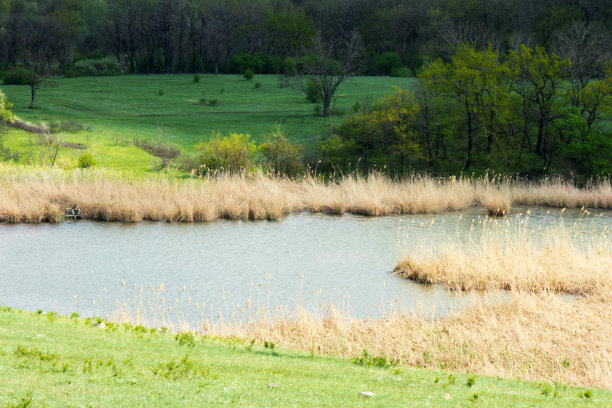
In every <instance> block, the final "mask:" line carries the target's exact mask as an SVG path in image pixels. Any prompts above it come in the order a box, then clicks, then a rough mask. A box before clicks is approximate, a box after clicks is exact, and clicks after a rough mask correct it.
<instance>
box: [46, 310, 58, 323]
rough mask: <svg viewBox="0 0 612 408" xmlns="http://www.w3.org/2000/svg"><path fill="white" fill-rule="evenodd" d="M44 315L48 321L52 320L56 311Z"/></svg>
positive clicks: (55, 315)
mask: <svg viewBox="0 0 612 408" xmlns="http://www.w3.org/2000/svg"><path fill="white" fill-rule="evenodd" d="M45 316H47V319H49V321H50V322H52V321H54V320H55V318H56V317H57V312H49V313H47V314H45Z"/></svg>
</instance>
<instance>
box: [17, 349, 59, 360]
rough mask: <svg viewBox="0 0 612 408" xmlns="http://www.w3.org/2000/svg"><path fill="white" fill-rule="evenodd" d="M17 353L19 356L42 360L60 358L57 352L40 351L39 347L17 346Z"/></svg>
mask: <svg viewBox="0 0 612 408" xmlns="http://www.w3.org/2000/svg"><path fill="white" fill-rule="evenodd" d="M15 355H16V356H17V357H19V358H33V359H38V360H40V361H53V360H57V359H58V358H59V356H58V355H57V354H55V353H50V352H48V351H40V350H37V349H27V348H25V347H23V346H17V348H16V349H15Z"/></svg>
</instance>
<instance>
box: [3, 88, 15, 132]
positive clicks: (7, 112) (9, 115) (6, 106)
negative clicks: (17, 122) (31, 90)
mask: <svg viewBox="0 0 612 408" xmlns="http://www.w3.org/2000/svg"><path fill="white" fill-rule="evenodd" d="M12 107H13V105H12V104H11V103H10V102H9V101H8V99H7V97H6V95H5V94H4V92H2V89H0V125H2V124H3V123H10V122H12V121H13V118H14V116H13V112H11V108H12Z"/></svg>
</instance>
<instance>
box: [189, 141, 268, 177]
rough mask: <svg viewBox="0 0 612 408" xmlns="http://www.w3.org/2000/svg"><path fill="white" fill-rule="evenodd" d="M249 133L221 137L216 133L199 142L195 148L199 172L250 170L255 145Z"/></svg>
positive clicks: (255, 149) (254, 153)
mask: <svg viewBox="0 0 612 408" xmlns="http://www.w3.org/2000/svg"><path fill="white" fill-rule="evenodd" d="M249 139H250V135H246V134H239V133H230V135H229V136H225V137H222V136H221V134H220V133H217V134H216V135H215V136H214V137H213V138H212V139H211V140H209V141H207V142H200V143H198V145H196V149H197V150H198V152H199V154H200V165H201V167H200V174H202V173H206V172H208V171H209V170H221V171H229V172H230V173H239V172H242V171H245V170H250V169H251V168H252V167H253V164H254V161H255V155H256V153H257V146H256V145H255V143H253V142H251V141H250V140H249Z"/></svg>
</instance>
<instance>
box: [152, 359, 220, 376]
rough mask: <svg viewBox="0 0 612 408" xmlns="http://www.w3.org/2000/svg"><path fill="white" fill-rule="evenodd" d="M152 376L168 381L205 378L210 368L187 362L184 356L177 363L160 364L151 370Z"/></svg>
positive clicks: (174, 361) (171, 361)
mask: <svg viewBox="0 0 612 408" xmlns="http://www.w3.org/2000/svg"><path fill="white" fill-rule="evenodd" d="M151 371H152V372H153V374H154V375H157V376H160V377H164V378H167V379H169V380H178V379H181V378H193V377H196V376H200V377H202V378H206V377H208V376H209V375H210V368H209V367H203V366H201V365H199V364H197V363H194V362H193V361H191V360H189V356H188V355H185V357H183V358H182V359H180V360H179V361H176V360H174V359H173V360H170V361H168V362H165V363H160V364H157V365H155V366H153V367H152V368H151Z"/></svg>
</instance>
